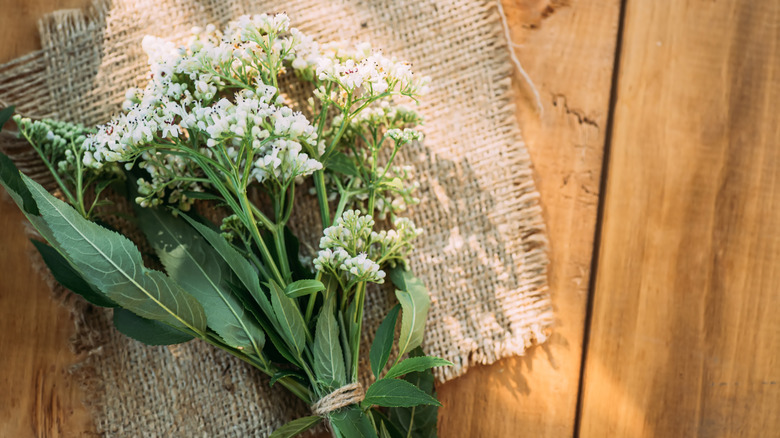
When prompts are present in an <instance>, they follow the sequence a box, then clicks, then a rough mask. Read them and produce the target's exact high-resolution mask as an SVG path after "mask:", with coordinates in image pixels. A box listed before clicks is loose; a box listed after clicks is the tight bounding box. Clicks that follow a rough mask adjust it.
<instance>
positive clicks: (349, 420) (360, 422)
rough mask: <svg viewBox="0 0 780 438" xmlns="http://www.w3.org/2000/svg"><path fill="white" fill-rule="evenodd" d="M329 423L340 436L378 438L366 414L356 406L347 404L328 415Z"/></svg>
mask: <svg viewBox="0 0 780 438" xmlns="http://www.w3.org/2000/svg"><path fill="white" fill-rule="evenodd" d="M328 417H329V418H330V425H331V427H333V429H335V430H336V431H337V432H338V433H339V434H340V435H338V436H341V437H345V438H346V437H349V438H379V437H378V436H377V434H376V430H374V426H373V425H372V424H371V420H369V418H368V416H367V415H366V414H365V413H363V411H362V410H360V408H359V407H357V406H349V407H347V408H344V409H340V410H338V411H335V412H331V413H330V415H329V416H328Z"/></svg>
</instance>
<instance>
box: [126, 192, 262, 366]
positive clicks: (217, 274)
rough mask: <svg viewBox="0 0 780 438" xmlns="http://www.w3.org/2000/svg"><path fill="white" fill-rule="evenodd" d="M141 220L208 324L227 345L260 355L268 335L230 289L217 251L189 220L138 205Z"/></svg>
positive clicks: (176, 279) (169, 269)
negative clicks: (195, 301)
mask: <svg viewBox="0 0 780 438" xmlns="http://www.w3.org/2000/svg"><path fill="white" fill-rule="evenodd" d="M137 213H138V219H139V221H138V223H139V225H140V227H141V229H142V230H143V231H144V233H145V234H146V237H147V240H148V241H149V243H150V244H151V245H152V248H154V250H155V252H156V253H157V256H158V257H159V258H160V261H161V262H162V264H163V266H165V270H166V272H167V273H168V275H169V276H170V277H171V278H173V279H174V280H175V281H176V282H177V283H178V284H179V285H181V287H183V288H184V289H185V290H186V291H188V292H189V293H190V294H192V296H194V297H195V298H196V299H197V300H198V301H199V302H200V303H201V304H202V305H203V310H204V311H205V312H206V319H207V320H208V326H209V327H210V328H211V329H212V330H214V331H215V332H216V333H217V334H218V335H219V336H220V337H221V338H222V339H223V340H224V341H225V342H226V343H227V344H228V345H230V346H231V347H237V348H239V347H240V348H250V349H252V350H254V351H255V352H256V353H257V354H258V355H259V354H260V350H261V349H262V348H263V344H264V342H265V334H264V333H263V330H262V329H261V328H260V326H259V325H258V323H257V322H256V321H255V320H254V319H253V318H251V315H250V314H249V312H247V311H245V310H244V306H243V305H242V304H241V302H240V301H239V300H238V298H236V297H235V296H234V295H233V294H232V293H231V291H230V289H229V287H228V285H227V283H226V278H227V273H228V272H229V271H228V267H227V265H226V263H225V262H224V260H223V259H222V257H221V256H220V255H219V253H218V252H216V251H214V249H213V248H212V247H211V246H210V245H209V243H208V242H207V241H206V240H204V239H203V237H201V235H200V234H199V233H198V232H197V231H196V230H194V229H193V228H192V227H190V226H189V225H187V222H186V221H184V220H182V219H179V218H176V217H174V216H173V215H171V214H170V213H166V212H164V211H162V210H160V209H157V208H138V209H137Z"/></svg>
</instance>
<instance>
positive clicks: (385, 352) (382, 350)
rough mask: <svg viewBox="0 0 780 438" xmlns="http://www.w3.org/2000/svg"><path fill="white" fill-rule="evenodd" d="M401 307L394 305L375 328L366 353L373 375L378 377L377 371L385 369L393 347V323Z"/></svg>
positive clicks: (396, 319)
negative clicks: (372, 340)
mask: <svg viewBox="0 0 780 438" xmlns="http://www.w3.org/2000/svg"><path fill="white" fill-rule="evenodd" d="M400 310H401V307H400V306H398V305H396V306H394V307H393V308H392V309H390V312H388V313H387V316H386V317H385V319H384V320H383V321H382V323H381V324H380V325H379V328H378V329H377V330H376V336H375V337H374V342H373V343H372V344H371V351H370V352H369V354H368V357H369V359H371V371H372V372H373V373H374V377H376V378H377V379H378V378H379V373H381V372H382V370H383V369H385V365H387V360H388V359H390V351H391V350H392V349H393V338H394V337H395V324H396V322H397V321H398V312H399V311H400Z"/></svg>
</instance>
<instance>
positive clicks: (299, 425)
mask: <svg viewBox="0 0 780 438" xmlns="http://www.w3.org/2000/svg"><path fill="white" fill-rule="evenodd" d="M320 421H322V417H318V416H316V415H311V416H309V417H301V418H297V419H295V420H293V421H290V422H289V423H287V424H285V425H284V426H282V427H280V428H278V429H276V430H275V431H274V433H272V434H271V436H269V437H268V438H293V437H294V436H297V435H299V434H301V433H303V432H306V431H307V430H309V429H311V428H312V427H314V426H316V425H318V424H320Z"/></svg>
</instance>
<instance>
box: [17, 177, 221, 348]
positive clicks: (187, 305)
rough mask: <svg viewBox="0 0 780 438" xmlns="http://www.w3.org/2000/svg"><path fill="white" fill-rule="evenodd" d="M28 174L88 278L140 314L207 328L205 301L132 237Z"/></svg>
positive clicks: (47, 216) (59, 237)
mask: <svg viewBox="0 0 780 438" xmlns="http://www.w3.org/2000/svg"><path fill="white" fill-rule="evenodd" d="M23 179H24V182H25V184H26V185H27V187H28V189H29V190H30V192H31V193H32V196H33V198H34V199H35V202H36V204H37V205H38V208H39V210H40V212H41V215H42V217H43V220H44V221H45V223H46V225H47V226H48V227H49V228H50V229H51V231H52V233H53V235H54V239H55V240H56V241H57V242H58V244H59V245H60V246H61V247H62V248H63V249H64V254H63V255H64V256H65V257H66V258H68V259H69V261H70V262H71V263H72V264H73V265H74V266H75V267H76V269H78V270H79V272H81V274H82V275H83V278H84V280H86V281H87V282H88V283H90V284H91V285H93V286H94V287H95V288H97V289H98V290H99V291H100V292H102V293H104V294H106V295H107V296H108V298H110V299H111V300H112V301H114V302H116V303H117V304H119V305H120V306H122V307H124V308H126V309H128V310H130V311H132V312H133V313H135V314H136V315H138V316H140V317H143V318H147V319H154V320H157V321H162V322H165V323H167V324H170V325H173V326H176V327H187V328H189V329H190V330H192V331H194V332H198V333H204V332H205V330H206V316H205V314H204V313H203V307H201V305H200V303H199V302H198V301H197V300H196V299H195V298H194V297H193V296H192V295H190V294H188V293H187V292H185V291H184V290H183V289H181V287H180V286H179V285H178V284H176V282H174V281H173V280H171V279H170V278H169V277H168V276H166V275H165V274H163V273H162V272H158V271H153V270H150V269H147V268H145V267H144V265H143V260H142V258H141V253H140V252H139V251H138V249H137V248H136V247H135V245H134V244H133V242H131V241H130V240H129V239H127V238H126V237H124V236H122V235H120V234H117V233H115V232H113V231H109V230H107V229H105V228H103V227H101V226H99V225H97V224H95V223H92V222H90V221H88V220H86V219H84V218H83V217H81V215H79V214H78V212H76V210H74V209H73V208H72V207H70V206H69V205H67V204H65V203H64V202H62V201H60V200H59V199H57V198H55V197H53V196H52V195H50V194H49V193H48V192H47V191H46V190H45V189H44V188H43V187H41V186H40V185H39V184H38V183H36V182H35V181H33V180H31V179H29V178H27V177H23Z"/></svg>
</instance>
